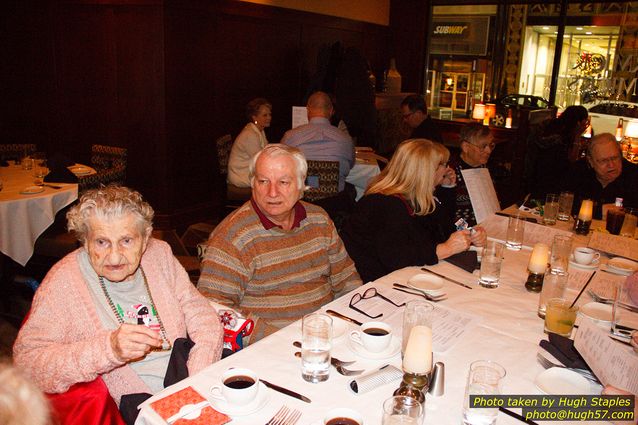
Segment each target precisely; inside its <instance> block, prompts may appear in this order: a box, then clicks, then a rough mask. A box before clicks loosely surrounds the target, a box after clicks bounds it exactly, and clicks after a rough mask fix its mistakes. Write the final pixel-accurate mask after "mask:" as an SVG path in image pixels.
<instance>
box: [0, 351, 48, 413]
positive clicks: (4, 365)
mask: <svg viewBox="0 0 638 425" xmlns="http://www.w3.org/2000/svg"><path fill="white" fill-rule="evenodd" d="M0 382H2V385H0V424H2V425H47V424H50V423H52V421H51V417H50V414H49V403H48V401H47V399H46V397H45V396H44V394H42V391H40V389H39V388H38V387H36V386H35V385H34V384H33V383H31V381H29V380H28V379H27V378H25V377H24V376H23V375H22V374H21V373H20V371H18V369H16V368H15V367H14V366H12V365H11V364H10V363H8V362H7V360H6V359H5V360H2V361H1V362H0Z"/></svg>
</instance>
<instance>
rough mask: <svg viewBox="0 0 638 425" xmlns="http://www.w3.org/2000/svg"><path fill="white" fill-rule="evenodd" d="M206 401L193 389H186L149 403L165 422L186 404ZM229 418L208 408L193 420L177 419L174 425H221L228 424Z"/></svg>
mask: <svg viewBox="0 0 638 425" xmlns="http://www.w3.org/2000/svg"><path fill="white" fill-rule="evenodd" d="M202 401H206V399H205V398H204V397H202V395H201V394H200V393H198V392H197V391H195V389H194V388H193V387H186V388H184V389H182V390H179V391H177V392H176V393H173V394H171V395H168V396H166V397H164V398H161V399H159V400H157V401H154V402H152V403H151V407H152V408H153V410H155V411H156V412H157V413H158V414H159V415H160V416H161V417H162V419H164V420H166V419H168V418H170V417H171V416H173V415H174V414H176V413H178V412H179V409H181V408H182V406H185V405H187V404H197V403H200V402H202ZM230 420H231V419H230V417H228V416H227V415H225V414H223V413H220V412H218V411H216V410H215V409H213V408H212V407H210V406H206V407H204V408H203V409H202V411H201V413H200V415H199V416H198V417H197V418H195V419H183V418H182V419H178V420H177V421H175V422H174V425H199V424H201V425H221V424H225V423H227V422H230Z"/></svg>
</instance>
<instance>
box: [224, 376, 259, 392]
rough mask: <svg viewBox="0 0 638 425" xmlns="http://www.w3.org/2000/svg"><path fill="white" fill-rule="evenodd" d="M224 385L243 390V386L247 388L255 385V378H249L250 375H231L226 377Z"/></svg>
mask: <svg viewBox="0 0 638 425" xmlns="http://www.w3.org/2000/svg"><path fill="white" fill-rule="evenodd" d="M224 385H226V386H227V387H229V388H233V389H236V390H243V389H244V388H248V387H250V386H252V385H255V380H254V379H253V378H251V377H250V376H245V375H235V376H231V377H229V378H227V379H226V380H225V381H224Z"/></svg>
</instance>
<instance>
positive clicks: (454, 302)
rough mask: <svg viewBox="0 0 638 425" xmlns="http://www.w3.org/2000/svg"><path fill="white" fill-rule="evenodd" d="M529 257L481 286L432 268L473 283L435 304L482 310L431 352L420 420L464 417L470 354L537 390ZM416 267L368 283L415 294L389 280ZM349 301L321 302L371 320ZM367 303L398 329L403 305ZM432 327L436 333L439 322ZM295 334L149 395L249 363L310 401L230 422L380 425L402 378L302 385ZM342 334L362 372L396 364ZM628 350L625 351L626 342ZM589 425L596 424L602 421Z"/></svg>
mask: <svg viewBox="0 0 638 425" xmlns="http://www.w3.org/2000/svg"><path fill="white" fill-rule="evenodd" d="M529 255H530V251H529V250H522V251H519V252H514V251H506V253H505V260H504V267H503V271H502V275H501V284H500V286H499V288H497V289H486V288H482V287H479V286H478V285H477V283H476V281H477V277H476V276H475V275H471V274H469V273H467V272H465V271H463V270H461V269H458V268H456V267H454V266H452V265H451V264H449V263H447V262H441V263H439V264H438V265H436V266H434V267H433V270H436V271H439V272H440V273H443V274H446V275H448V276H449V277H451V278H453V279H457V280H460V281H463V282H466V283H468V284H470V285H471V286H472V287H473V289H471V290H470V289H466V288H463V287H461V286H457V285H455V284H453V283H450V282H448V281H446V282H445V290H446V291H447V293H448V294H449V298H448V299H447V300H445V301H441V302H439V303H438V304H437V306H442V307H448V308H451V309H454V310H458V311H462V312H466V313H471V314H474V315H477V316H479V317H480V320H479V321H478V323H477V324H476V326H475V327H473V328H472V330H471V331H469V332H466V333H465V334H464V335H463V337H462V339H461V340H460V341H459V342H458V343H457V344H456V345H454V346H453V347H451V348H450V349H449V350H448V351H447V352H445V353H436V352H435V353H434V361H435V362H436V361H442V362H444V363H445V394H444V395H443V396H441V397H433V396H431V395H429V394H428V395H427V398H426V417H425V422H424V423H425V424H436V425H445V424H450V425H458V424H460V423H461V416H462V405H463V396H464V389H465V380H466V374H467V370H468V367H469V365H470V363H471V362H473V361H475V360H481V359H490V360H494V361H496V362H498V363H500V364H501V365H503V366H504V367H505V369H506V370H507V376H506V378H505V380H504V387H503V392H504V394H536V395H538V394H541V392H540V391H539V390H538V389H537V388H536V386H535V384H534V379H535V378H536V376H537V375H539V374H540V373H541V372H542V371H543V368H542V367H541V366H540V365H539V364H538V363H537V361H536V353H537V350H538V343H539V341H540V340H541V339H545V338H546V335H545V334H544V333H543V321H542V320H541V319H539V318H538V316H537V314H536V310H537V306H538V298H539V295H538V294H535V293H530V292H527V291H526V290H525V287H524V283H525V279H526V277H527V272H526V266H527V263H528V261H529ZM419 272H420V270H419V269H418V268H416V267H408V268H405V269H402V270H398V271H396V272H394V273H391V274H389V275H387V276H384V277H382V278H380V279H379V280H377V281H375V282H373V283H369V284H368V286H370V285H373V286H375V287H376V288H378V290H379V291H380V292H381V293H383V294H384V295H386V296H387V297H389V298H391V299H392V300H394V301H397V302H398V301H403V300H407V299H412V298H416V297H414V296H411V295H407V294H404V293H402V292H398V291H394V290H393V289H391V287H392V283H393V282H400V283H404V284H405V283H406V281H407V280H408V279H409V278H410V277H411V276H413V275H414V274H416V273H419ZM362 291H363V289H359V290H358V292H359V293H362ZM574 295H575V292H574ZM349 300H350V295H347V296H344V297H342V298H340V299H338V300H335V301H333V302H332V303H330V304H329V305H327V306H325V307H324V308H323V309H322V310H325V309H328V308H331V309H333V310H336V311H338V312H341V313H343V314H346V315H348V316H350V317H353V318H356V319H357V320H359V321H366V320H370V319H367V318H366V317H365V316H363V315H361V314H359V313H357V312H355V311H354V310H352V309H350V308H349V307H348V302H349ZM581 301H582V302H583V303H584V302H588V301H589V299H588V297H587V296H586V295H584V296H583V299H582V300H581ZM366 302H367V301H366ZM579 304H580V302H579ZM361 307H363V306H361ZM368 308H370V309H371V310H373V311H370V312H371V313H373V314H375V313H378V312H381V311H382V312H383V314H384V316H383V317H382V318H381V319H379V320H383V321H386V322H388V323H390V324H391V325H392V326H393V328H394V329H395V334H396V335H401V329H400V326H401V317H402V313H403V308H398V309H397V308H395V307H393V306H391V305H390V304H389V303H386V302H385V301H381V300H379V302H378V303H376V305H374V306H373V307H370V306H368ZM379 309H382V310H379ZM349 326H350V328H349V330H351V329H354V328H355V327H354V325H349ZM434 332H435V333H436V327H435V329H434ZM300 337H301V326H300V323H299V322H297V323H294V324H292V325H290V326H288V327H287V328H285V329H283V330H281V331H279V332H277V333H275V334H273V335H271V336H269V337H267V338H265V339H263V340H261V341H259V342H257V343H256V344H253V345H251V346H249V347H247V348H246V349H244V350H242V351H241V352H239V353H236V354H234V355H232V356H230V357H228V358H226V359H223V360H221V361H219V362H217V363H215V364H213V365H211V366H209V367H208V368H206V369H205V370H203V371H202V372H201V373H199V374H197V375H195V376H192V377H190V378H188V379H186V380H184V381H182V382H180V383H178V384H176V385H174V386H172V387H170V388H168V389H166V390H164V391H163V392H162V393H160V394H157V395H155V397H154V398H153V399H151V400H154V399H157V398H160V397H162V396H165V395H167V394H170V393H172V392H175V391H177V390H179V389H182V388H184V387H186V386H188V385H192V386H193V387H194V388H195V389H196V390H198V391H200V392H201V394H202V395H204V396H207V395H208V394H209V392H208V391H209V389H210V387H211V386H212V385H215V384H218V383H219V379H220V375H221V374H222V372H223V371H225V370H226V369H228V368H229V367H247V368H250V369H253V370H255V371H256V372H257V374H258V375H260V377H262V378H264V379H266V380H268V381H270V382H272V383H275V384H279V385H281V386H284V387H286V388H289V389H291V390H294V391H297V392H299V393H301V394H303V395H305V396H307V397H309V398H310V399H311V400H312V403H311V404H307V403H304V402H302V401H299V400H296V399H293V398H290V397H288V396H285V395H283V394H280V393H278V392H274V391H271V393H270V400H269V402H268V403H267V404H266V406H265V407H264V408H263V409H261V410H259V411H258V412H256V413H253V414H251V415H248V416H243V417H242V416H238V417H234V418H233V421H232V423H233V425H235V424H237V425H240V424H264V423H266V422H267V421H268V419H269V418H271V417H272V416H273V414H274V413H275V412H276V411H277V410H278V409H279V408H280V407H281V406H282V405H287V406H289V407H293V408H296V409H299V410H301V411H302V412H303V416H302V417H301V419H300V421H299V422H298V424H299V425H304V424H313V425H315V424H320V423H322V422H321V419H322V418H323V415H324V414H325V413H326V412H327V410H328V409H330V408H334V407H349V408H353V409H356V410H358V411H359V412H360V413H361V414H362V415H363V417H364V422H365V424H366V425H376V424H380V423H381V414H382V412H381V410H382V408H381V406H382V402H383V400H385V399H386V398H388V397H390V396H391V395H392V392H393V391H394V390H395V389H396V388H397V387H398V385H399V383H398V382H395V383H391V384H387V385H384V386H382V387H379V388H377V389H375V390H373V391H371V392H369V393H367V394H363V395H356V394H354V393H353V392H352V391H351V390H350V389H349V387H348V383H349V382H350V381H351V380H352V379H353V378H352V377H346V376H342V375H339V374H337V373H336V371H335V370H332V371H331V374H330V378H329V380H328V381H327V382H324V383H319V384H311V383H307V382H305V381H304V380H303V379H302V378H301V373H300V360H299V359H297V358H295V357H294V352H295V351H298V349H296V348H295V347H293V345H292V342H293V341H295V340H299V339H300ZM346 338H347V337H345V336H344V337H341V338H339V339H337V340H336V341H335V342H334V347H333V351H332V353H333V355H334V356H335V357H337V358H339V359H342V360H353V359H356V360H357V362H356V363H355V364H353V365H352V366H351V367H352V368H356V369H360V368H365V369H366V371H370V370H373V369H374V368H377V367H379V366H381V365H383V364H385V363H391V364H393V365H396V366H397V367H400V366H401V359H400V355H399V354H397V355H395V356H393V357H392V358H391V359H389V360H365V359H362V358H360V357H357V356H356V355H355V354H354V353H353V352H352V351H351V350H350V349H349V348H348V346H347V342H346ZM628 349H629V350H630V348H628ZM594 389H595V388H594ZM163 423H164V422H163V421H162V420H161V419H160V418H159V416H158V415H157V414H156V413H155V412H154V411H153V410H152V409H150V408H149V407H147V406H146V407H144V408H143V409H142V411H141V414H140V417H139V419H138V422H137V424H157V425H159V424H163ZM519 423H520V422H518V421H517V420H516V419H513V418H511V417H509V416H506V415H504V414H503V413H499V416H498V424H499V425H505V424H512V425H513V424H519ZM545 423H547V422H545ZM566 423H569V422H561V424H566ZM576 423H583V422H576ZM584 423H588V422H584ZM589 423H591V424H601V423H604V422H589Z"/></svg>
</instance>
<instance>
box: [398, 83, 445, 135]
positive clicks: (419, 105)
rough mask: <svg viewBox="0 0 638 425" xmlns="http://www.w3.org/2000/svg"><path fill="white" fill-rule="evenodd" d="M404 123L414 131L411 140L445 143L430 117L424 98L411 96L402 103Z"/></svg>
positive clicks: (415, 95)
mask: <svg viewBox="0 0 638 425" xmlns="http://www.w3.org/2000/svg"><path fill="white" fill-rule="evenodd" d="M401 116H402V117H403V122H404V123H405V124H407V125H408V126H409V127H410V128H411V129H412V134H411V135H410V138H411V139H428V140H432V141H433V142H438V143H443V138H442V137H441V132H440V131H439V129H438V127H437V126H436V124H434V121H432V119H431V118H430V116H429V115H428V109H427V106H426V105H425V100H424V99H423V96H420V95H418V94H411V95H409V96H406V97H405V99H403V100H402V101H401Z"/></svg>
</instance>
